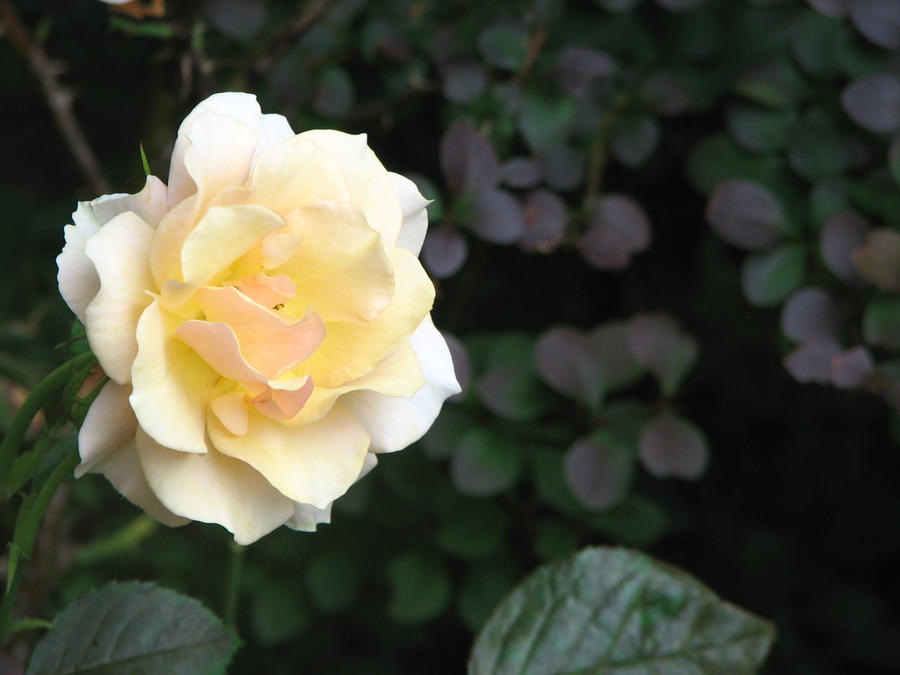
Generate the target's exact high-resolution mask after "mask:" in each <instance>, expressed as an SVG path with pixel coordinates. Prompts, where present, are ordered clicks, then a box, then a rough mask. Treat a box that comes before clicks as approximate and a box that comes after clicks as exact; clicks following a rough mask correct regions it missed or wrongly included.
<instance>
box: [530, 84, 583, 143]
mask: <svg viewBox="0 0 900 675" xmlns="http://www.w3.org/2000/svg"><path fill="white" fill-rule="evenodd" d="M574 114H575V104H574V103H573V102H572V100H571V99H569V98H563V97H555V98H554V97H550V96H546V95H544V94H539V93H537V92H529V93H527V94H525V97H524V98H523V100H522V111H521V112H520V113H519V130H520V131H521V132H522V136H523V137H524V138H525V142H526V143H527V144H528V147H530V148H531V150H532V151H533V152H535V153H542V152H547V151H549V150H552V149H554V148H557V147H559V146H561V145H563V144H564V143H565V140H566V135H567V134H568V133H569V127H570V125H571V124H572V119H573V117H574Z"/></svg>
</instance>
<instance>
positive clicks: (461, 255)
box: [422, 225, 469, 279]
mask: <svg viewBox="0 0 900 675" xmlns="http://www.w3.org/2000/svg"><path fill="white" fill-rule="evenodd" d="M468 253H469V245H468V244H467V243H466V240H465V237H463V236H462V235H461V234H460V233H459V231H458V230H457V229H456V228H455V227H453V226H452V225H439V226H438V227H432V228H429V230H428V234H427V235H425V243H424V244H423V245H422V262H424V263H425V267H427V268H428V271H429V272H431V275H432V276H433V277H437V278H438V279H446V278H447V277H452V276H453V275H454V274H456V273H457V272H459V270H460V269H461V268H462V266H463V264H464V263H465V262H466V257H467V256H468Z"/></svg>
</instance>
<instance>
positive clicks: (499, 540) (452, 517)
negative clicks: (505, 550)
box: [435, 500, 508, 560]
mask: <svg viewBox="0 0 900 675" xmlns="http://www.w3.org/2000/svg"><path fill="white" fill-rule="evenodd" d="M507 523H508V517H507V515H506V512H505V511H503V510H502V509H500V508H498V507H497V506H495V505H494V504H492V503H491V502H487V501H483V500H482V501H477V502H476V501H472V500H466V501H465V502H463V503H461V504H458V505H456V506H454V508H453V509H452V510H451V511H450V513H449V514H448V515H447V516H446V517H445V518H444V520H443V521H441V524H440V526H439V527H438V529H437V532H436V533H435V543H436V544H437V545H438V548H440V549H441V550H442V551H446V552H447V553H449V554H451V555H455V556H457V557H460V558H466V559H469V560H479V559H483V558H487V557H490V556H492V555H493V554H495V553H496V552H497V551H499V550H500V548H501V547H502V546H503V539H504V537H505V535H506V528H507Z"/></svg>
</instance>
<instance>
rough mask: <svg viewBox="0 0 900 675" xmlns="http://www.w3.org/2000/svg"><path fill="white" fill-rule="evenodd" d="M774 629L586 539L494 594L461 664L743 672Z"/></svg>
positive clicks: (637, 558)
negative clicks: (494, 604) (503, 593)
mask: <svg viewBox="0 0 900 675" xmlns="http://www.w3.org/2000/svg"><path fill="white" fill-rule="evenodd" d="M774 637H775V628H774V626H773V625H772V624H771V623H769V622H768V621H765V620H763V619H760V618H758V617H756V616H754V615H752V614H749V613H748V612H745V611H744V610H742V609H740V608H738V607H736V606H734V605H732V604H730V603H727V602H725V601H723V600H721V599H720V598H718V597H717V596H716V595H715V594H714V593H713V592H712V591H710V590H709V589H708V588H707V587H705V586H704V585H703V584H702V583H700V582H699V581H698V580H696V579H695V578H693V577H692V576H690V575H689V574H687V573H685V572H683V571H681V570H678V569H676V568H674V567H671V566H669V565H666V564H664V563H661V562H659V561H656V560H654V559H652V558H650V557H649V556H646V555H644V554H642V553H637V552H634V551H628V550H624V549H616V548H606V547H598V548H589V549H585V550H583V551H581V552H580V553H578V554H577V555H575V556H573V557H571V558H568V559H566V560H562V561H558V562H554V563H550V564H547V565H544V566H543V567H540V568H538V570H537V571H536V572H535V573H534V574H532V575H531V576H530V577H529V578H528V579H526V580H525V581H524V582H523V583H522V584H521V585H519V586H518V587H517V588H516V589H515V590H514V591H513V592H512V593H511V594H510V595H509V596H508V597H507V598H506V600H504V601H503V602H502V603H501V604H500V606H499V607H498V608H497V610H496V611H495V612H494V614H493V615H492V616H491V618H490V619H489V620H488V623H487V625H486V626H485V627H484V629H483V630H482V631H481V633H480V635H479V636H478V638H477V639H476V642H475V646H474V648H473V650H472V654H471V656H470V659H469V674H470V675H500V674H501V673H503V674H505V673H510V674H511V673H517V674H521V675H538V674H540V673H570V674H573V675H574V674H575V673H580V674H582V675H590V674H596V675H600V674H601V673H623V674H624V673H628V674H629V675H640V674H644V673H646V674H647V675H649V674H651V673H679V674H684V675H688V674H696V675H740V674H742V673H747V674H749V673H753V672H755V671H756V670H757V668H758V667H759V666H760V665H761V663H762V662H763V660H764V659H765V657H766V654H767V653H768V651H769V647H770V646H771V643H772V640H773V639H774Z"/></svg>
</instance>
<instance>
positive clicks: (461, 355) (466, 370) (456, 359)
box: [441, 331, 472, 401]
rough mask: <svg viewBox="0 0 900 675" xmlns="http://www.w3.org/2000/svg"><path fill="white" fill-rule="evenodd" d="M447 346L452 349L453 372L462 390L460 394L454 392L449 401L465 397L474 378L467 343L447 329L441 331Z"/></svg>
mask: <svg viewBox="0 0 900 675" xmlns="http://www.w3.org/2000/svg"><path fill="white" fill-rule="evenodd" d="M441 335H442V336H443V338H444V341H445V342H446V343H447V348H448V349H449V350H450V358H451V359H452V360H453V372H454V373H455V375H456V381H457V382H459V388H460V389H461V390H462V391H460V392H459V393H458V394H454V395H453V396H451V397H450V398H448V399H447V400H448V401H461V400H462V399H464V398H465V396H466V392H467V391H468V389H469V382H470V381H471V379H472V364H471V363H470V362H469V353H468V352H467V351H466V347H465V345H464V344H463V343H462V341H461V340H460V339H459V338H457V337H456V336H455V335H451V334H450V333H447V332H446V331H441Z"/></svg>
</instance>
